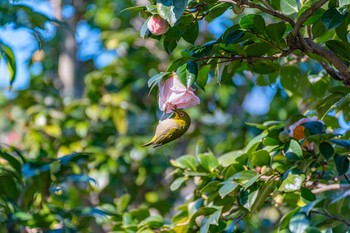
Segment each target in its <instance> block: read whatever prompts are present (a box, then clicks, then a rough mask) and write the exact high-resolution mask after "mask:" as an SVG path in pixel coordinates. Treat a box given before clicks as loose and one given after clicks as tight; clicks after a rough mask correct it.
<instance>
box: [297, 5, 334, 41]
mask: <svg viewBox="0 0 350 233" xmlns="http://www.w3.org/2000/svg"><path fill="white" fill-rule="evenodd" d="M328 1H329V0H320V1H318V2H316V3H315V4H314V5H312V6H311V7H310V8H309V9H307V10H306V11H305V12H304V13H303V14H302V15H301V16H300V18H299V19H298V21H297V22H296V23H295V25H294V27H293V30H292V33H291V35H292V36H294V37H295V36H297V35H298V34H299V32H300V29H301V27H302V26H303V23H304V22H305V21H306V20H307V19H308V18H309V17H310V16H311V15H313V13H315V12H316V11H317V10H318V9H319V8H320V7H321V6H323V5H324V4H325V3H326V2H328Z"/></svg>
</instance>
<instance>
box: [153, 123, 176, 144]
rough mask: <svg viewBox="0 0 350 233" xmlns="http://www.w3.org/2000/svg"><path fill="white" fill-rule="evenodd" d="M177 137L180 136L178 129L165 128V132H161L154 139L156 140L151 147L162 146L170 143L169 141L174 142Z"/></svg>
mask: <svg viewBox="0 0 350 233" xmlns="http://www.w3.org/2000/svg"><path fill="white" fill-rule="evenodd" d="M179 136H181V134H179V128H178V127H172V128H169V127H167V130H165V131H163V132H162V133H161V134H160V135H159V136H158V137H157V138H156V140H154V142H153V143H152V145H153V147H158V146H161V145H163V144H166V143H168V142H171V141H173V140H175V139H176V138H178V137H179Z"/></svg>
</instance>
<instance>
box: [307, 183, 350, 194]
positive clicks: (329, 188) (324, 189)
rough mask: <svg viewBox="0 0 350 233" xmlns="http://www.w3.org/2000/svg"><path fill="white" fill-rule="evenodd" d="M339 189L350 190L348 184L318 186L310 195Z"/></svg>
mask: <svg viewBox="0 0 350 233" xmlns="http://www.w3.org/2000/svg"><path fill="white" fill-rule="evenodd" d="M339 189H350V184H318V185H317V186H316V188H315V189H313V190H312V193H314V194H318V193H323V192H327V191H332V190H339Z"/></svg>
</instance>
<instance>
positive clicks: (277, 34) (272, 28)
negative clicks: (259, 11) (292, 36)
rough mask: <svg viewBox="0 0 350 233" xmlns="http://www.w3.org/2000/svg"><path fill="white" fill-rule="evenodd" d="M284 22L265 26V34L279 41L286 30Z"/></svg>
mask: <svg viewBox="0 0 350 233" xmlns="http://www.w3.org/2000/svg"><path fill="white" fill-rule="evenodd" d="M286 28H287V27H286V24H285V23H283V22H279V23H273V24H269V25H267V26H266V34H267V36H268V37H270V38H271V39H272V40H273V41H275V42H279V41H280V40H281V38H282V37H283V35H284V33H285V31H286Z"/></svg>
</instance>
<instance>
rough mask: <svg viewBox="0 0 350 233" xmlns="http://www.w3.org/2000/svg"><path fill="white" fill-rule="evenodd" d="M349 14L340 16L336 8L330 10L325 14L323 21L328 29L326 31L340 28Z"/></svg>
mask: <svg viewBox="0 0 350 233" xmlns="http://www.w3.org/2000/svg"><path fill="white" fill-rule="evenodd" d="M347 14H348V13H345V14H344V15H343V14H340V13H339V11H338V10H337V9H335V8H330V9H328V10H326V12H324V14H323V16H322V18H321V21H322V22H323V24H324V25H325V27H326V30H327V31H328V30H330V29H333V28H336V27H338V26H339V25H340V24H342V22H343V21H344V20H345V19H346V17H347Z"/></svg>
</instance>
